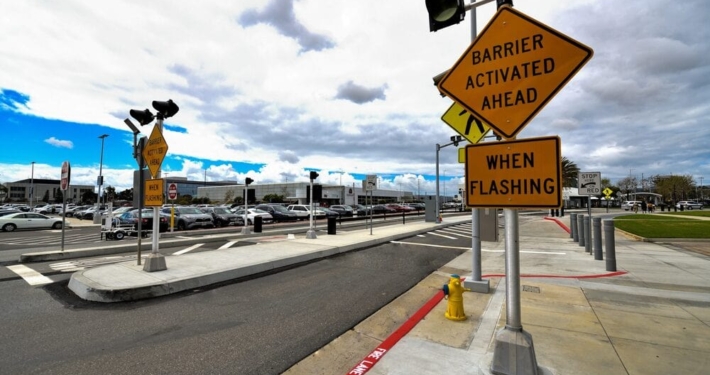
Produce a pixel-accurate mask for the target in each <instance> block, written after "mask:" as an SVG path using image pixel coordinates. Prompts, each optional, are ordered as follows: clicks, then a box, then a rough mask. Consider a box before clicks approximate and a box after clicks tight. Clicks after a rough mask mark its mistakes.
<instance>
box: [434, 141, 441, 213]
mask: <svg viewBox="0 0 710 375" xmlns="http://www.w3.org/2000/svg"><path fill="white" fill-rule="evenodd" d="M440 149H441V146H439V144H438V143H437V144H436V200H435V201H434V204H436V223H437V224H440V223H441V218H440V216H439V215H441V213H440V212H439V150H440Z"/></svg>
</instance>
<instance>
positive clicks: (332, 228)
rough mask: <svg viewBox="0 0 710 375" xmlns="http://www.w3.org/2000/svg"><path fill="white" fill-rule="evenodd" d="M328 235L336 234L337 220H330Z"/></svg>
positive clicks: (330, 218) (332, 218)
mask: <svg viewBox="0 0 710 375" xmlns="http://www.w3.org/2000/svg"><path fill="white" fill-rule="evenodd" d="M328 234H335V218H334V217H329V218H328Z"/></svg>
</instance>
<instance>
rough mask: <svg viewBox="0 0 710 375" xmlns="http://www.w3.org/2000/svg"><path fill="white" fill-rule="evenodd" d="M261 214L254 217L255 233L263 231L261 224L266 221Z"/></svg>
mask: <svg viewBox="0 0 710 375" xmlns="http://www.w3.org/2000/svg"><path fill="white" fill-rule="evenodd" d="M263 220H264V218H262V217H261V216H256V217H254V233H261V225H262V224H263V223H264V221H263Z"/></svg>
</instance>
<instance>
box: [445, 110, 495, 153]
mask: <svg viewBox="0 0 710 375" xmlns="http://www.w3.org/2000/svg"><path fill="white" fill-rule="evenodd" d="M441 120H442V121H444V122H445V123H446V124H447V125H449V126H450V127H451V128H452V129H454V130H456V132H457V133H459V134H461V135H462V136H463V137H464V138H466V140H467V141H469V142H471V143H478V142H480V141H481V140H482V139H483V137H485V136H486V133H488V131H489V130H491V128H489V127H488V125H486V124H484V123H482V122H481V120H479V119H477V118H476V117H474V116H473V115H472V114H470V113H469V112H468V110H466V108H464V107H462V106H461V105H460V104H459V103H456V102H454V103H453V104H452V105H451V107H449V109H448V110H447V111H446V113H444V115H443V116H441Z"/></svg>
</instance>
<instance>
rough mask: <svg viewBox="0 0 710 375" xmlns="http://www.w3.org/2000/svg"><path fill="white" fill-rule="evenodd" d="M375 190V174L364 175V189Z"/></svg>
mask: <svg viewBox="0 0 710 375" xmlns="http://www.w3.org/2000/svg"><path fill="white" fill-rule="evenodd" d="M372 190H377V175H376V174H368V175H367V176H366V177H365V191H372Z"/></svg>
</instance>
